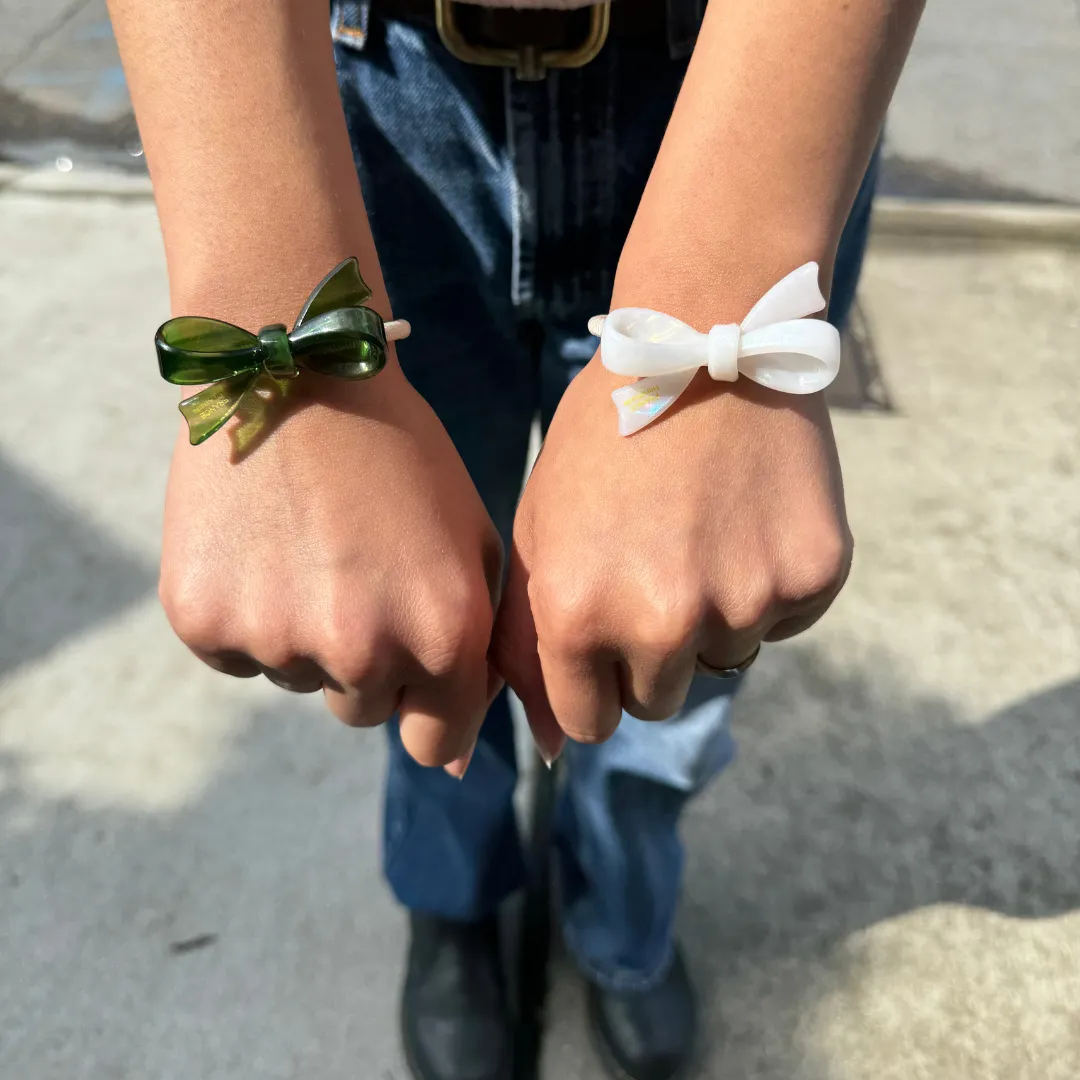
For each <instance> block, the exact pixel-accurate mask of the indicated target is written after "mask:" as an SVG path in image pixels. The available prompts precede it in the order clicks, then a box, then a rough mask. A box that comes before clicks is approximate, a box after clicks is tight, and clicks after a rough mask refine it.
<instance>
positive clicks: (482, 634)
mask: <svg viewBox="0 0 1080 1080" xmlns="http://www.w3.org/2000/svg"><path fill="white" fill-rule="evenodd" d="M423 612H424V615H423V630H424V634H423V639H422V644H421V645H420V646H419V647H418V648H417V650H416V658H417V660H419V662H420V663H421V664H422V665H423V668H424V670H425V671H426V672H427V673H428V674H429V675H431V676H433V677H434V678H443V677H445V676H447V675H450V674H451V673H452V672H453V671H454V670H455V669H457V668H458V667H460V665H461V664H462V663H463V662H468V661H471V660H473V659H475V658H476V657H477V656H479V655H482V654H483V653H485V652H486V651H487V647H488V642H489V639H490V637H491V623H492V613H491V605H490V602H489V601H488V598H487V592H486V589H485V590H484V592H483V593H479V594H478V593H477V592H476V590H473V589H468V588H466V589H453V590H451V591H450V592H449V593H442V594H440V595H439V596H438V597H429V598H428V600H427V601H426V602H425V605H424V607H423Z"/></svg>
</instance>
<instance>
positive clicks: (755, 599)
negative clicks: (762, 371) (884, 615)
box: [492, 357, 852, 757]
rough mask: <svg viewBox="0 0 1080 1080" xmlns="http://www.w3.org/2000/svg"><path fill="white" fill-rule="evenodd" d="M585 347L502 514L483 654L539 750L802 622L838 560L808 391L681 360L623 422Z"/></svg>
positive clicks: (818, 428)
mask: <svg viewBox="0 0 1080 1080" xmlns="http://www.w3.org/2000/svg"><path fill="white" fill-rule="evenodd" d="M625 381H626V380H620V379H618V378H616V377H614V376H612V375H611V374H610V373H608V372H607V371H605V370H604V369H603V367H601V365H600V362H599V357H595V358H594V359H593V360H592V362H591V363H590V364H589V365H588V366H587V367H586V368H585V370H584V371H583V372H582V373H581V374H580V375H578V377H577V378H576V379H574V381H573V382H572V383H571V384H570V386H569V388H568V389H567V391H566V394H565V396H564V398H563V401H562V403H561V404H560V406H559V408H558V410H557V412H556V414H555V417H554V419H553V422H552V424H551V428H550V431H549V432H548V435H547V439H546V440H545V443H544V447H543V451H542V452H541V454H540V457H539V459H538V460H537V463H536V466H535V467H534V469H533V472H532V475H531V477H530V478H529V482H528V485H527V487H526V489H525V493H524V496H523V498H522V500H521V504H520V506H519V507H518V512H517V517H516V520H515V526H514V550H513V554H512V557H511V563H510V577H509V581H508V584H507V587H506V592H505V595H504V598H503V601H502V605H501V607H500V610H499V613H498V618H497V621H496V627H495V635H494V639H493V648H492V657H493V660H494V662H495V664H496V666H497V667H498V669H499V671H500V672H501V674H502V675H503V676H504V677H505V678H506V681H507V682H508V683H509V684H510V686H511V687H512V688H513V689H514V690H515V691H516V692H517V694H518V696H519V697H520V698H521V699H522V702H523V703H524V705H525V709H526V712H527V713H528V715H529V719H530V722H531V724H532V726H533V731H534V735H535V737H536V740H537V743H538V745H539V746H540V748H541V752H542V753H544V754H545V756H547V757H551V756H553V755H554V754H555V753H557V752H558V750H559V748H560V747H561V742H562V733H563V732H565V734H566V735H568V736H570V737H571V738H572V739H575V740H578V741H580V742H600V741H603V740H604V739H606V738H608V737H609V736H610V735H611V734H612V732H614V730H615V728H616V726H617V725H618V722H619V717H620V712H621V710H622V709H624V708H625V709H626V710H627V711H628V712H629V713H630V714H631V715H633V716H637V717H640V718H641V719H645V720H659V719H662V718H665V717H668V716H671V715H672V714H674V713H676V712H677V711H678V709H679V708H680V706H681V705H682V703H683V701H684V700H685V697H686V693H687V690H688V688H689V685H690V680H691V678H692V677H693V675H694V669H695V664H696V662H697V659H698V657H701V658H702V659H703V660H704V661H706V662H707V663H708V664H710V665H712V666H714V667H733V666H736V665H737V664H739V663H740V662H741V661H743V660H745V659H746V658H747V657H748V656H750V655H751V654H752V653H753V651H754V650H755V649H756V648H757V646H758V644H759V643H760V642H761V641H777V640H780V639H781V638H786V637H790V636H792V635H793V634H797V633H799V632H800V631H802V630H804V629H806V628H807V627H808V626H810V625H811V624H812V623H813V622H814V621H815V620H816V619H817V618H818V617H819V616H820V615H821V614H822V613H823V612H824V611H825V609H826V608H827V607H828V606H829V604H830V603H831V601H832V599H833V598H834V597H835V596H836V594H837V593H838V592H839V590H840V587H841V585H842V584H843V582H844V579H845V577H846V575H847V571H848V567H849V565H850V560H851V548H852V542H851V537H850V534H849V532H848V528H847V523H846V520H845V516H844V505H843V492H842V486H841V480H840V469H839V465H838V462H837V457H836V447H835V444H834V442H833V436H832V431H831V428H830V425H829V418H828V413H827V410H826V407H825V403H824V401H823V399H822V397H821V395H811V396H807V397H793V396H791V395H787V394H778V393H775V392H772V391H769V390H766V389H763V388H761V387H759V386H756V385H755V384H753V383H750V382H748V381H747V380H745V379H744V380H740V382H739V383H737V384H734V385H733V386H729V387H726V388H719V387H717V384H715V383H713V382H711V381H710V380H709V379H708V378H707V377H705V376H699V377H698V378H697V379H696V380H695V382H694V383H693V384H692V385H691V386H690V388H689V389H688V390H687V391H686V392H685V394H684V395H683V398H682V399H680V403H679V404H678V405H676V406H675V407H674V408H673V409H672V410H671V411H670V412H668V413H667V414H665V415H664V416H663V417H662V418H661V419H659V420H657V421H656V422H655V423H653V424H651V425H650V426H649V427H647V428H645V429H644V430H643V431H641V432H639V433H638V434H636V435H632V436H630V437H628V438H623V437H621V436H619V435H618V434H617V433H616V416H615V409H614V407H613V406H612V404H611V400H610V398H609V396H608V395H609V394H610V392H611V390H613V389H614V388H615V387H616V386H618V385H622V384H624V383H625Z"/></svg>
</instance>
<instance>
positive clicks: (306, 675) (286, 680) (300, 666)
mask: <svg viewBox="0 0 1080 1080" xmlns="http://www.w3.org/2000/svg"><path fill="white" fill-rule="evenodd" d="M260 666H261V668H262V673H263V674H264V675H265V676H266V677H267V679H269V680H270V682H272V683H273V684H274V685H275V686H280V687H281V689H282V690H288V691H289V692H290V693H293V694H314V693H315V692H316V691H317V690H321V689H322V687H323V679H324V677H325V673H324V672H323V669H322V668H321V667H319V665H318V664H316V663H315V662H314V661H312V660H306V659H304V660H297V661H296V662H295V663H293V664H289V665H287V666H286V667H284V668H274V667H268V666H266V665H265V664H263V665H260Z"/></svg>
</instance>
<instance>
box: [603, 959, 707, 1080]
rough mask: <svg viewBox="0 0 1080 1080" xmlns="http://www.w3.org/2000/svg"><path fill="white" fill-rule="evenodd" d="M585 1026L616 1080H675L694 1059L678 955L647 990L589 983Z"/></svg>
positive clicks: (690, 1003)
mask: <svg viewBox="0 0 1080 1080" xmlns="http://www.w3.org/2000/svg"><path fill="white" fill-rule="evenodd" d="M589 1026H590V1028H591V1029H592V1033H593V1038H594V1041H595V1042H596V1046H597V1049H598V1050H599V1052H600V1057H601V1058H602V1059H603V1062H604V1065H605V1066H606V1067H607V1069H608V1071H609V1072H610V1073H611V1074H612V1076H615V1077H618V1078H619V1080H625V1078H627V1077H629V1078H630V1080H675V1078H677V1077H683V1076H685V1075H686V1072H687V1070H688V1069H689V1067H690V1064H691V1062H692V1061H693V1057H694V1045H695V1041H696V1036H697V1002H696V1000H695V997H694V988H693V986H691V984H690V977H689V975H688V974H687V972H686V965H685V964H684V963H683V959H682V956H681V955H679V954H678V953H676V955H675V962H674V963H673V964H672V965H671V970H670V971H669V972H668V974H667V977H666V978H665V979H664V981H663V982H661V983H660V984H659V985H658V986H655V987H653V989H651V990H644V991H640V992H635V993H627V992H624V991H614V990H605V989H604V988H603V987H600V986H596V985H595V984H593V983H590V984H589Z"/></svg>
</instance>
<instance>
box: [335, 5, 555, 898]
mask: <svg viewBox="0 0 1080 1080" xmlns="http://www.w3.org/2000/svg"><path fill="white" fill-rule="evenodd" d="M354 12H356V13H362V7H361V6H360V5H356V4H342V5H340V6H339V7H337V8H335V12H334V19H335V22H334V24H333V25H334V29H335V41H336V59H337V65H338V79H339V85H340V88H341V93H342V100H343V103H344V106H345V113H346V119H347V121H348V126H349V132H350V138H351V140H352V144H353V150H354V155H355V159H356V167H357V171H358V173H359V176H360V181H361V186H362V189H363V192H364V200H365V203H366V206H367V210H368V216H369V219H370V222H371V227H372V230H373V232H374V235H375V242H376V246H377V248H378V251H379V256H380V260H381V263H382V268H383V273H384V275H385V277H386V283H387V288H388V291H389V294H390V297H391V299H392V302H393V305H394V312H395V314H396V315H399V316H401V317H402V318H407V319H409V320H411V322H412V326H413V333H412V336H411V337H410V338H409V339H408V340H407V341H404V342H401V343H400V344H399V346H398V355H399V357H400V360H401V364H402V367H403V369H404V371H405V373H406V375H407V376H408V377H409V379H410V381H411V382H412V383H413V385H414V386H416V388H417V389H418V390H419V391H420V393H421V394H422V395H423V396H424V398H425V399H426V400H427V401H428V403H429V404H430V405H431V406H432V408H433V409H434V410H435V412H436V413H437V414H438V416H439V418H440V420H441V421H442V423H443V424H444V425H445V427H446V429H447V431H448V432H449V433H450V436H451V438H452V439H453V441H454V444H455V446H456V447H457V449H458V451H459V453H460V454H461V456H462V458H463V460H464V462H465V465H466V466H467V468H468V470H469V473H470V475H471V476H472V478H473V481H474V482H475V484H476V486H477V488H478V490H479V492H480V495H481V497H482V498H483V500H484V503H485V505H486V506H487V508H488V511H489V513H490V514H491V516H492V518H493V520H494V521H495V524H496V527H497V528H498V529H499V532H500V534H501V535H502V537H503V541H504V543H507V542H508V540H509V534H510V528H511V524H512V521H513V512H514V508H515V506H516V503H517V499H518V495H519V493H520V489H521V482H522V477H523V475H524V469H525V460H526V454H527V446H528V439H529V429H530V424H531V422H532V417H533V414H534V412H535V408H536V406H535V401H534V399H535V390H534V384H535V374H534V362H533V359H532V350H531V349H530V348H528V347H527V346H526V344H525V343H523V342H522V341H520V340H519V338H518V329H517V323H516V313H515V311H514V308H513V305H512V304H511V301H510V297H509V288H508V282H509V280H510V276H511V267H510V241H509V220H508V219H509V212H510V211H509V202H508V196H507V192H508V190H509V178H508V176H507V166H506V163H505V157H504V155H503V152H502V150H501V148H500V146H498V145H496V144H495V143H494V142H493V139H492V137H491V136H490V135H489V131H490V130H491V129H496V130H497V128H498V123H497V120H496V119H495V118H496V117H499V118H501V113H502V96H501V94H502V77H501V72H478V71H477V69H475V68H471V69H469V70H468V72H467V75H466V73H464V72H462V71H461V70H460V69H461V65H459V64H458V62H457V61H455V60H453V59H452V58H451V57H450V56H449V55H448V54H447V53H446V52H445V50H443V49H442V48H441V47H440V46H438V44H437V39H435V40H433V38H432V35H431V34H430V33H427V32H425V31H422V30H420V29H417V28H415V27H412V26H409V25H406V24H402V23H396V22H386V23H383V22H381V21H377V20H376V19H375V17H374V16H372V18H371V19H370V22H369V21H368V20H367V19H366V18H365V19H364V22H363V25H358V24H357V23H358V22H359V19H360V14H357V15H356V16H355V20H356V21H350V15H351V14H352V13H354ZM401 542H402V543H408V537H404V536H403V537H401ZM388 732H389V740H390V760H389V771H388V776H387V783H386V803H385V818H384V830H383V837H384V840H383V869H384V873H385V874H386V877H387V880H388V881H389V883H390V885H391V888H392V889H393V891H394V893H395V894H396V896H397V898H398V900H399V901H400V902H401V903H402V904H404V905H405V906H406V907H409V908H412V909H414V910H422V911H427V912H432V913H436V914H440V915H443V916H446V917H448V918H458V919H474V918H478V917H481V916H483V915H486V914H488V913H489V912H491V911H493V910H494V909H495V908H496V907H497V906H498V904H499V902H500V901H501V900H502V899H503V898H504V897H505V896H507V895H508V894H509V893H510V892H512V891H514V890H515V889H517V888H519V887H520V886H521V884H522V883H523V882H524V880H525V876H526V871H525V862H524V858H523V854H522V851H521V846H520V842H519V838H518V832H517V825H516V820H515V816H514V807H513V792H514V787H515V784H516V781H517V767H516V762H515V755H514V738H513V728H512V724H511V718H510V712H509V707H508V704H507V700H506V696H505V694H501V695H500V696H499V698H498V699H497V700H496V702H495V704H494V705H493V707H492V709H491V711H490V712H489V714H488V717H487V719H486V721H485V723H484V727H483V730H482V732H481V737H480V742H479V744H478V746H477V748H476V751H475V753H474V755H473V759H472V762H471V764H470V766H469V771H468V774H467V776H466V777H465V779H464V781H458V780H454V779H452V778H451V777H449V776H448V775H446V773H444V772H443V770H442V769H425V768H422V767H421V766H419V765H417V764H416V762H414V761H413V760H412V759H411V758H410V757H409V756H408V754H407V753H406V752H405V750H404V747H403V746H402V743H401V738H400V734H399V732H398V728H397V724H396V723H391V724H389V725H388Z"/></svg>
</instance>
